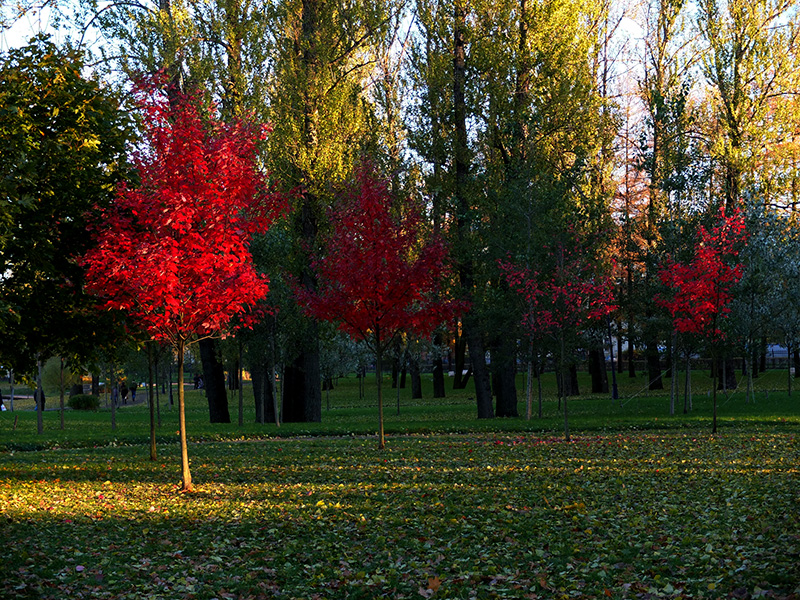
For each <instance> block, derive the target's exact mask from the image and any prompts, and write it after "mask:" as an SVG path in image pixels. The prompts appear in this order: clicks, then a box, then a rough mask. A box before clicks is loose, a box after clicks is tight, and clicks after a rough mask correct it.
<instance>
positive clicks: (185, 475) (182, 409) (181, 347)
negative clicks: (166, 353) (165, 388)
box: [175, 340, 192, 492]
mask: <svg viewBox="0 0 800 600" xmlns="http://www.w3.org/2000/svg"><path fill="white" fill-rule="evenodd" d="M175 349H176V350H177V352H178V435H179V436H180V444H181V481H182V485H181V491H183V492H191V491H192V473H191V471H189V445H188V441H187V439H186V397H185V396H186V392H185V390H184V389H183V388H184V386H183V362H184V354H185V352H186V342H185V341H184V340H179V341H178V344H177V347H176V348H175Z"/></svg>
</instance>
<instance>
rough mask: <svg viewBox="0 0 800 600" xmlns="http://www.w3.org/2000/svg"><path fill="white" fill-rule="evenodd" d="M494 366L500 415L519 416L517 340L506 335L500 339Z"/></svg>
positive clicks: (493, 355) (493, 359)
mask: <svg viewBox="0 0 800 600" xmlns="http://www.w3.org/2000/svg"><path fill="white" fill-rule="evenodd" d="M495 361H496V364H493V365H492V366H493V367H494V368H495V370H494V373H495V376H496V381H497V383H496V386H495V394H496V396H497V412H496V414H497V416H498V417H518V416H519V411H518V410H517V381H516V378H517V368H516V364H515V362H516V340H515V339H514V338H513V337H512V336H510V335H506V336H503V338H502V339H501V340H500V342H499V344H498V349H497V351H496V352H494V353H493V354H492V363H495Z"/></svg>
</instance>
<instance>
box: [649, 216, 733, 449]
mask: <svg viewBox="0 0 800 600" xmlns="http://www.w3.org/2000/svg"><path fill="white" fill-rule="evenodd" d="M745 240H746V232H745V223H744V217H743V216H742V215H741V214H740V213H739V211H738V209H734V210H733V212H732V214H730V215H726V214H725V207H724V206H723V207H721V208H720V210H719V215H718V217H717V223H716V224H715V225H714V227H713V228H712V229H711V231H709V230H707V229H706V228H705V227H702V226H701V227H700V231H699V232H698V236H697V241H696V242H695V245H694V253H693V256H692V259H691V260H690V261H689V262H688V263H682V262H679V261H674V260H668V261H667V263H666V265H665V266H664V268H663V269H661V272H660V274H659V275H660V278H661V281H662V283H663V284H664V285H666V286H667V287H668V288H669V289H670V290H671V291H672V295H671V297H664V296H663V295H659V296H657V297H656V302H657V303H658V304H660V305H661V306H664V307H665V308H666V309H667V310H669V312H670V315H672V319H673V323H674V326H675V329H676V330H677V331H679V332H681V333H690V334H696V335H699V336H700V337H702V338H704V339H706V340H707V341H708V342H710V344H711V357H712V367H711V370H712V387H713V392H712V395H713V426H712V431H713V433H716V432H717V364H716V363H717V360H716V359H717V353H716V344H717V342H718V341H720V340H722V339H724V337H725V333H724V331H723V330H722V329H721V324H722V321H723V320H724V319H725V316H726V315H727V314H728V312H730V308H729V305H730V303H731V300H733V294H732V289H733V286H734V285H736V284H737V283H738V282H739V280H740V279H741V278H742V272H743V266H742V264H741V263H740V262H739V261H738V256H739V248H740V247H741V245H742V244H743V243H744V242H745Z"/></svg>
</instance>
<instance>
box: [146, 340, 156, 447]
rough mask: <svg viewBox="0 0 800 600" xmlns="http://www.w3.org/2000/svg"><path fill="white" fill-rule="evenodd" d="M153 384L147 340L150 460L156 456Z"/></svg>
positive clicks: (151, 349) (149, 344)
mask: <svg viewBox="0 0 800 600" xmlns="http://www.w3.org/2000/svg"><path fill="white" fill-rule="evenodd" d="M154 392H155V384H154V382H153V342H152V341H149V342H147V404H148V407H149V409H150V460H156V459H157V458H158V452H157V450H156V407H155V398H153V395H154Z"/></svg>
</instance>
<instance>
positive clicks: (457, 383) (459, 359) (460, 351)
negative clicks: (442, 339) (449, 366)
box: [453, 322, 468, 390]
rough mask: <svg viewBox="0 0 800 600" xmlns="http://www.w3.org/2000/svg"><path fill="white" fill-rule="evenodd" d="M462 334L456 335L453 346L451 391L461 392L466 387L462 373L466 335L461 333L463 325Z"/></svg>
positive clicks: (465, 378) (465, 364)
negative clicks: (453, 358)
mask: <svg viewBox="0 0 800 600" xmlns="http://www.w3.org/2000/svg"><path fill="white" fill-rule="evenodd" d="M461 329H462V333H461V334H456V344H455V346H456V347H455V361H454V364H455V366H454V367H453V389H454V390H463V389H464V388H465V387H467V377H468V376H467V377H465V376H464V371H466V367H467V335H466V333H464V332H463V329H464V325H463V322H462V325H461Z"/></svg>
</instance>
